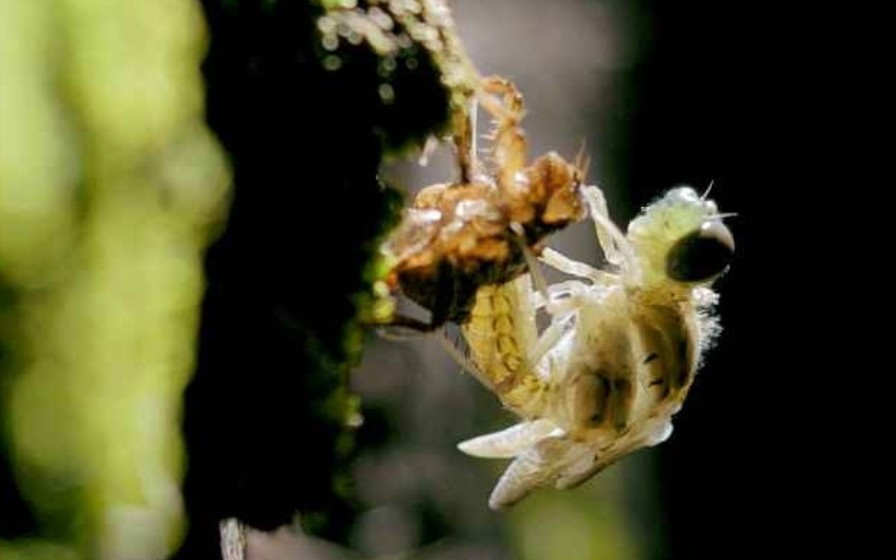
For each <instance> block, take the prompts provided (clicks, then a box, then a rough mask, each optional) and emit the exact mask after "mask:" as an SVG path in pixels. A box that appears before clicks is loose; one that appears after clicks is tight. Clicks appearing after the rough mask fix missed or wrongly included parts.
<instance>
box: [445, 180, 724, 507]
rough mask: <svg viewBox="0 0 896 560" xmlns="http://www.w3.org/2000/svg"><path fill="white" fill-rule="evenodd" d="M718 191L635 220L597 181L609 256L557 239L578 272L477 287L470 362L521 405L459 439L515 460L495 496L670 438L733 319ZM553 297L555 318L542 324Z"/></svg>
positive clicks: (568, 476)
mask: <svg viewBox="0 0 896 560" xmlns="http://www.w3.org/2000/svg"><path fill="white" fill-rule="evenodd" d="M707 194H708V193H706V194H704V196H700V195H698V194H697V193H696V192H695V191H694V190H693V189H691V188H690V187H677V188H673V189H671V190H669V191H668V192H667V193H665V195H663V196H662V197H661V198H659V199H658V200H656V201H655V202H653V203H652V204H650V205H648V206H647V207H645V208H644V209H643V210H642V212H641V213H640V215H639V216H638V217H636V218H635V219H634V220H633V221H632V222H631V223H630V224H629V226H628V229H627V232H626V233H623V232H621V231H620V230H619V229H618V228H617V227H616V226H615V225H614V224H613V222H612V221H611V220H610V219H609V216H608V215H607V209H606V205H605V203H604V198H603V196H602V195H601V193H600V191H599V190H598V189H597V188H596V187H587V188H585V189H584V195H585V199H586V200H587V202H588V207H589V211H590V215H591V218H592V220H593V222H594V225H595V230H596V234H597V239H598V242H599V244H600V247H601V248H602V250H603V252H604V255H605V258H606V260H607V261H608V262H609V266H607V267H606V268H604V269H599V268H595V267H592V266H590V265H588V264H585V263H581V262H577V261H574V260H572V259H569V258H567V257H565V256H564V255H562V254H561V253H559V252H557V251H554V250H551V249H545V250H544V251H543V252H542V253H541V255H540V260H541V261H542V262H543V263H544V264H546V265H548V266H550V267H552V268H554V269H556V270H558V271H560V272H562V273H565V274H567V275H569V276H572V277H573V278H572V279H571V280H566V281H563V282H559V283H556V284H553V285H550V286H547V285H546V284H545V282H544V280H542V279H541V275H540V273H539V271H538V269H537V266H530V270H531V275H524V276H521V277H520V278H518V279H516V280H514V281H512V282H508V283H506V284H503V285H498V286H484V287H481V288H480V289H479V290H478V291H477V293H476V296H475V301H474V304H473V307H472V309H471V312H470V318H469V321H467V322H466V323H465V324H464V325H462V328H461V332H462V333H463V337H464V339H465V341H466V344H467V346H468V347H469V353H470V356H469V360H468V361H469V362H471V363H469V364H467V368H468V369H470V370H471V371H473V372H474V374H475V375H476V376H477V377H478V378H479V379H480V381H482V382H483V383H484V384H485V385H486V386H487V387H488V388H489V389H490V390H491V391H493V392H494V393H495V394H496V395H497V396H498V398H499V399H500V400H501V402H502V403H503V404H504V406H505V407H506V408H508V409H509V410H511V411H512V412H514V413H515V414H516V415H518V416H519V417H521V422H520V423H518V424H516V425H514V426H512V427H510V428H508V429H505V430H502V431H500V432H497V433H493V434H488V435H484V436H480V437H477V438H474V439H471V440H468V441H465V442H463V443H461V444H460V445H459V448H460V449H461V450H462V451H464V452H465V453H468V454H470V455H474V456H479V457H487V458H511V459H513V460H512V462H511V463H510V465H509V466H508V468H507V469H506V471H505V472H504V474H503V476H502V477H501V479H500V480H499V482H498V484H497V485H496V487H495V489H494V491H493V492H492V495H491V497H490V499H489V505H490V506H491V507H492V508H495V509H498V508H502V507H505V506H509V505H511V504H513V503H515V502H517V501H519V500H520V499H522V498H523V497H525V496H526V495H527V494H528V493H529V492H530V491H531V490H533V489H535V488H537V487H541V486H554V487H556V488H561V489H563V488H571V487H574V486H576V485H578V484H580V483H582V482H584V481H585V480H587V479H589V478H590V477H591V476H593V475H594V474H596V473H597V472H599V471H601V470H602V469H603V468H605V467H607V466H608V465H610V464H612V463H614V462H616V461H617V460H619V459H620V458H622V457H624V456H626V455H627V454H629V453H631V452H633V451H636V450H638V449H640V448H643V447H647V446H652V445H655V444H657V443H660V442H662V441H664V440H665V439H666V438H668V437H669V435H670V434H671V432H672V423H671V419H672V416H673V415H674V414H676V413H677V412H678V411H679V410H680V408H681V406H682V403H683V402H684V400H685V397H686V396H687V394H688V391H689V389H690V387H691V385H692V383H693V381H694V376H695V374H696V372H697V369H698V367H699V365H700V361H701V356H702V355H703V353H704V351H705V350H706V349H707V348H708V347H709V345H710V344H711V343H712V341H713V340H714V338H715V337H716V335H717V334H718V332H719V325H718V321H717V319H716V318H715V316H714V315H713V308H714V306H715V304H716V302H717V300H718V296H717V295H716V293H715V292H714V291H713V290H712V289H711V287H710V286H711V284H712V282H713V281H714V280H715V279H716V278H718V277H719V276H720V275H721V274H722V273H723V272H724V271H725V270H726V269H727V267H728V265H729V263H730V261H731V259H732V257H733V253H734V240H733V237H732V235H731V232H730V231H729V230H728V228H727V227H726V226H725V224H724V223H723V221H722V220H723V218H724V217H726V216H727V215H724V214H720V213H719V212H718V209H717V207H716V205H715V203H714V202H713V201H711V200H709V199H708V198H707V197H706V195H707ZM533 279H534V280H535V284H536V286H538V290H537V291H536V289H535V288H533ZM541 309H543V310H544V311H545V312H546V313H547V314H548V316H549V318H550V324H549V325H548V326H547V327H546V328H545V329H543V330H542V331H541V332H539V330H538V328H537V325H536V320H535V315H536V312H537V311H538V310H541Z"/></svg>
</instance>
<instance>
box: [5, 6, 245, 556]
mask: <svg viewBox="0 0 896 560" xmlns="http://www.w3.org/2000/svg"><path fill="white" fill-rule="evenodd" d="M0 13H2V14H3V17H2V18H0V26H2V27H0V68H2V72H3V78H2V80H0V282H2V284H3V285H4V292H5V293H9V294H10V296H9V297H8V298H5V299H3V301H2V302H0V345H2V348H3V350H4V352H3V359H2V361H0V399H2V401H0V414H2V419H0V428H2V429H3V433H2V437H3V444H2V447H3V448H5V449H4V450H5V451H6V452H8V454H9V457H10V459H11V463H12V468H13V471H14V474H15V476H16V481H17V484H18V487H19V489H20V491H21V492H22V494H23V497H24V498H25V501H26V503H28V504H30V506H31V508H32V510H33V513H34V514H35V517H36V519H37V520H38V523H39V525H40V530H41V533H42V534H43V535H44V536H46V537H47V538H49V539H52V540H53V542H56V543H59V546H60V547H66V549H65V550H66V551H67V552H55V550H56V549H53V548H47V547H48V546H49V545H46V546H44V545H41V546H38V545H37V544H34V543H31V544H28V543H25V542H21V543H18V541H12V543H7V544H5V545H2V547H5V548H2V547H0V551H2V554H0V556H3V557H4V558H6V557H11V558H17V557H23V558H25V557H27V558H43V557H48V558H49V557H53V558H68V557H74V556H72V555H74V554H75V551H76V550H77V551H78V554H80V556H81V557H83V558H114V559H116V560H118V559H126V558H164V557H166V556H167V555H168V554H170V553H171V551H173V550H174V549H175V547H176V546H177V544H178V542H179V540H180V538H181V534H182V532H183V529H184V527H183V513H182V505H181V498H180V493H179V484H180V480H181V477H182V471H183V454H182V444H181V442H180V437H179V435H178V434H179V416H180V410H179V409H180V404H181V393H182V391H183V388H184V386H185V385H186V383H187V380H188V376H189V373H190V371H191V369H192V364H193V342H194V337H195V331H196V326H197V316H198V309H197V307H198V303H199V299H200V295H201V291H202V270H201V252H202V250H203V248H204V247H205V245H206V244H207V242H208V240H209V237H210V234H211V233H212V227H211V226H212V225H213V224H215V223H216V222H218V221H219V220H220V219H221V218H222V216H223V210H224V208H225V203H226V189H227V185H228V183H229V177H228V171H227V165H226V163H225V161H224V158H223V156H222V154H221V151H220V149H219V148H218V146H217V144H216V142H215V141H214V139H213V138H212V136H211V134H210V133H209V132H208V131H207V130H206V128H205V126H204V124H203V120H202V111H203V108H202V98H203V94H202V87H201V75H200V71H199V68H200V62H201V59H202V57H203V54H204V49H205V37H204V34H205V32H204V25H203V22H202V17H201V13H200V11H199V8H198V6H197V5H196V3H194V2H191V1H189V0H154V1H152V2H115V1H112V0H58V1H48V0H36V1H32V2H17V1H15V0H0ZM17 543H18V544H17ZM60 550H61V549H60ZM43 551H47V552H43ZM66 554H69V556H66Z"/></svg>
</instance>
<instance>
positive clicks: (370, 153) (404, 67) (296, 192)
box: [178, 0, 473, 559]
mask: <svg viewBox="0 0 896 560" xmlns="http://www.w3.org/2000/svg"><path fill="white" fill-rule="evenodd" d="M203 5H204V9H205V13H206V17H207V21H208V25H209V29H210V36H211V43H210V50H209V54H208V57H207V60H206V62H205V66H204V73H205V77H206V87H207V114H208V122H209V124H210V126H211V128H212V129H213V130H214V131H215V132H216V134H217V135H218V137H219V139H220V141H221V142H222V144H223V145H224V147H225V149H226V151H227V153H228V154H229V156H230V158H231V163H232V166H233V173H234V196H233V201H232V207H231V212H230V217H229V221H228V224H227V227H226V229H225V230H224V231H223V233H222V235H221V237H220V238H219V239H218V241H217V242H216V243H215V244H214V245H213V246H212V247H211V248H210V249H209V251H208V253H207V256H206V261H205V269H206V278H207V291H206V295H205V299H204V301H203V306H202V320H201V327H200V335H199V348H198V356H197V366H196V375H195V377H194V379H193V381H192V382H191V384H190V386H189V388H188V391H187V395H186V412H185V419H184V427H185V434H186V441H187V446H188V458H189V467H188V473H187V478H186V482H185V499H186V504H187V510H188V515H189V520H190V529H189V535H188V537H187V540H186V542H185V544H184V545H183V547H182V549H181V551H180V553H179V555H178V558H183V559H187V558H190V559H196V558H212V557H216V556H218V555H219V552H218V551H219V544H218V522H219V521H220V520H221V519H223V518H227V517H236V518H238V519H240V520H241V521H243V522H244V523H246V524H248V525H249V526H251V527H255V528H257V529H261V530H272V529H274V528H276V527H278V526H280V525H283V524H286V523H289V522H290V521H291V519H292V518H293V516H294V514H295V513H296V512H298V513H300V514H301V515H302V519H303V521H304V522H305V523H306V528H308V529H309V530H311V531H312V532H315V533H316V534H319V535H323V536H325V537H327V538H331V539H335V540H339V539H340V538H341V536H342V533H343V531H344V530H345V528H346V527H347V523H348V521H349V520H350V519H351V516H352V511H351V507H350V492H348V491H347V489H348V488H349V487H350V482H349V481H348V480H347V478H346V475H345V473H344V471H342V470H341V469H342V467H343V466H344V465H345V460H346V458H347V457H348V455H349V453H350V449H351V436H350V433H349V430H348V428H347V425H348V423H349V419H350V417H351V416H352V415H353V414H356V412H355V410H354V408H355V407H354V405H353V399H352V397H351V395H350V394H349V393H348V391H347V390H346V382H347V376H348V373H349V370H350V368H351V367H352V366H353V364H355V363H357V360H358V359H359V355H360V350H361V340H362V338H363V336H362V335H363V330H362V327H361V326H360V322H359V318H360V317H362V316H363V315H365V314H366V313H368V311H369V309H368V308H369V306H370V305H371V304H372V302H373V297H372V295H371V293H372V292H371V285H372V281H373V279H374V277H375V272H374V271H375V266H374V264H373V263H374V258H375V256H376V254H377V251H376V249H377V246H378V243H379V242H380V240H381V238H382V236H383V235H384V233H385V232H386V231H387V230H388V227H389V226H390V225H391V224H393V223H394V220H395V219H396V216H397V213H398V211H399V209H400V207H401V199H400V196H399V195H398V194H397V193H395V192H394V191H392V190H390V189H387V188H385V187H384V186H383V185H382V184H381V183H380V182H379V180H378V178H377V172H378V169H379V165H380V162H381V159H382V158H383V156H384V154H386V153H388V152H393V151H397V150H400V149H404V148H406V147H410V146H413V145H419V144H421V143H422V142H423V141H424V140H425V139H426V138H427V137H428V136H429V135H431V134H436V133H444V132H447V131H448V129H449V123H450V120H451V119H450V116H451V115H452V113H453V109H454V108H456V107H459V106H460V105H461V104H462V103H463V99H465V98H466V96H468V95H469V91H470V84H472V83H473V78H472V76H473V74H472V71H470V70H469V67H468V65H467V63H466V60H465V58H464V56H463V53H462V52H461V50H460V47H459V43H458V41H457V38H456V35H454V31H453V28H452V25H451V21H450V16H449V14H448V12H447V8H446V7H445V5H444V2H435V1H422V0H421V1H417V0H413V1H410V0H401V1H391V2H385V1H383V2H375V1H372V0H371V1H367V2H364V1H362V2H355V1H353V0H352V1H343V2H339V1H335V0H330V1H326V0H322V1H320V2H315V1H308V0H303V1H299V0H294V1H286V0H280V1H277V0H242V1H240V0H204V1H203Z"/></svg>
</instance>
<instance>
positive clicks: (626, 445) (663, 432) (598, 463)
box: [554, 421, 672, 490]
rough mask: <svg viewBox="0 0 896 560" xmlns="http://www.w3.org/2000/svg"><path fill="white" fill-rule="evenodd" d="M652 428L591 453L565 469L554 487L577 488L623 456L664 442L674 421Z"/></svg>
mask: <svg viewBox="0 0 896 560" xmlns="http://www.w3.org/2000/svg"><path fill="white" fill-rule="evenodd" d="M651 428H652V429H650V430H643V431H641V432H639V433H636V434H635V435H634V436H633V437H629V436H626V437H623V439H621V440H620V441H618V442H616V443H615V444H614V445H613V446H612V447H610V448H608V449H606V450H603V451H599V452H596V453H589V454H588V455H587V456H585V457H583V458H582V459H581V460H579V461H577V462H575V463H573V464H572V465H570V466H569V467H568V468H566V469H564V470H563V471H562V472H561V474H560V477H559V478H557V480H556V481H555V482H554V487H555V488H558V489H560V490H568V489H570V488H575V487H576V486H578V485H580V484H582V483H583V482H585V481H586V480H588V479H590V478H591V477H593V476H594V475H596V474H597V473H599V472H600V471H602V470H604V469H605V468H607V467H609V466H610V465H612V464H613V463H615V462H616V461H618V460H620V459H622V458H623V457H625V456H627V455H629V454H631V453H633V452H635V451H637V450H638V449H641V448H644V447H651V446H653V445H657V444H659V443H662V442H664V441H666V440H667V439H669V436H671V435H672V422H669V421H666V422H662V423H658V424H655V425H653V426H651Z"/></svg>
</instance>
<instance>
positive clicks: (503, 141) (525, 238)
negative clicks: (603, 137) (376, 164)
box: [384, 76, 587, 331]
mask: <svg viewBox="0 0 896 560" xmlns="http://www.w3.org/2000/svg"><path fill="white" fill-rule="evenodd" d="M478 102H479V103H481V104H482V105H483V106H484V107H485V109H486V110H487V111H489V113H491V114H492V115H493V117H494V119H495V128H494V131H493V134H492V137H491V138H492V142H491V146H490V152H489V154H490V160H491V161H490V163H491V166H490V167H491V169H490V172H488V173H487V172H485V170H484V169H481V168H480V165H479V162H478V161H477V157H476V148H475V143H474V142H473V141H472V138H474V137H475V136H474V135H475V112H471V113H472V114H471V115H469V116H468V117H466V118H465V119H464V124H462V125H461V127H460V128H461V131H460V132H459V133H458V139H457V151H458V159H459V166H460V168H461V178H460V181H458V182H454V183H440V184H436V185H431V186H429V187H426V188H425V189H423V190H421V191H420V192H419V193H418V194H417V196H416V198H415V199H414V201H413V203H412V204H411V206H410V208H408V209H407V210H406V211H405V214H404V217H403V220H402V222H401V224H399V226H398V227H397V228H396V229H395V231H394V232H393V234H392V235H391V236H390V238H389V240H388V241H387V242H386V243H385V244H384V252H385V253H386V254H388V255H390V256H391V260H392V262H393V265H392V268H391V271H392V272H391V275H390V280H389V283H390V284H391V286H392V287H393V288H400V289H401V291H402V292H403V293H404V294H405V295H406V296H408V297H409V298H410V299H412V300H414V301H415V302H417V303H418V304H420V305H422V306H423V307H425V308H427V309H428V310H429V311H430V313H431V318H430V321H429V323H428V324H427V323H424V322H422V321H416V320H414V319H411V318H407V317H395V318H393V321H392V324H393V325H404V326H408V327H412V328H414V329H415V330H420V331H432V330H435V329H437V328H439V327H441V326H442V325H444V324H445V323H446V322H448V321H453V322H456V323H462V322H463V321H464V320H466V318H467V315H468V313H469V311H470V307H471V306H472V302H473V298H474V296H475V294H476V290H477V289H479V287H480V286H484V285H488V284H500V283H504V282H508V281H510V280H513V279H514V278H516V277H517V276H519V275H520V274H523V273H524V272H525V269H526V262H525V259H524V257H523V252H524V250H533V251H535V252H540V250H541V247H540V243H541V242H542V240H543V239H544V238H545V237H546V236H547V235H549V234H550V233H552V232H554V231H557V230H559V229H561V228H563V227H565V226H566V225H568V224H569V223H570V222H573V221H578V220H580V219H582V218H584V217H585V208H584V202H583V201H582V194H581V188H582V184H583V181H584V168H585V167H586V166H587V165H586V164H585V162H584V161H583V158H582V157H581V156H580V157H579V159H578V161H577V162H576V163H575V164H572V163H569V162H567V161H566V160H564V159H563V158H562V157H560V156H559V155H557V154H556V153H555V152H549V153H547V154H545V155H543V156H541V157H539V158H538V159H536V160H535V161H534V162H532V163H531V164H530V165H528V166H526V157H527V156H526V152H527V143H526V138H525V134H524V132H523V130H522V128H521V127H520V124H519V123H520V120H521V119H522V117H523V100H522V96H521V95H520V93H519V91H517V89H516V87H515V86H514V85H513V84H512V83H511V82H510V81H508V80H506V79H504V78H500V77H496V76H493V77H489V78H483V80H482V86H481V91H480V92H479V94H478Z"/></svg>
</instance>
